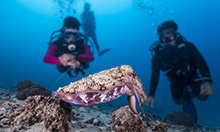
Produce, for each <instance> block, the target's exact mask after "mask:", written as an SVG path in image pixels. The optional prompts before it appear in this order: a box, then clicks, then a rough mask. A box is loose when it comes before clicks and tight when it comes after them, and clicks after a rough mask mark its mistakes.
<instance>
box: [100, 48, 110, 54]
mask: <svg viewBox="0 0 220 132" xmlns="http://www.w3.org/2000/svg"><path fill="white" fill-rule="evenodd" d="M108 51H110V49H104V50H102V51H101V52H99V56H101V55H102V54H104V53H106V52H108Z"/></svg>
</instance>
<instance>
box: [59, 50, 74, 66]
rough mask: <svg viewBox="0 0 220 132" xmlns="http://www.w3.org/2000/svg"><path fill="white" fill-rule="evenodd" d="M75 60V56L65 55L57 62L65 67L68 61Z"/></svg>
mask: <svg viewBox="0 0 220 132" xmlns="http://www.w3.org/2000/svg"><path fill="white" fill-rule="evenodd" d="M75 58H76V56H75V55H72V54H66V53H65V54H62V55H61V56H60V57H59V60H60V63H61V64H62V65H64V66H66V65H67V62H68V61H70V60H73V59H75Z"/></svg>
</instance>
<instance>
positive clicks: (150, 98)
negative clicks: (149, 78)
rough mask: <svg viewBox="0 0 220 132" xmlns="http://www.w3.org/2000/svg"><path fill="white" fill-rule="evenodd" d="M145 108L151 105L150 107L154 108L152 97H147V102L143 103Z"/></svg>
mask: <svg viewBox="0 0 220 132" xmlns="http://www.w3.org/2000/svg"><path fill="white" fill-rule="evenodd" d="M144 103H145V104H146V105H147V106H149V104H150V103H151V107H154V97H153V96H148V98H147V101H145V102H144Z"/></svg>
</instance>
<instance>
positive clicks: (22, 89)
mask: <svg viewBox="0 0 220 132" xmlns="http://www.w3.org/2000/svg"><path fill="white" fill-rule="evenodd" d="M16 91H17V93H16V95H15V97H16V98H17V99H20V100H25V99H26V98H27V97H28V96H34V95H45V96H47V95H51V93H50V91H48V90H47V89H45V88H44V87H42V86H41V85H40V84H37V83H33V82H31V81H30V80H25V81H21V82H20V83H18V85H17V89H16Z"/></svg>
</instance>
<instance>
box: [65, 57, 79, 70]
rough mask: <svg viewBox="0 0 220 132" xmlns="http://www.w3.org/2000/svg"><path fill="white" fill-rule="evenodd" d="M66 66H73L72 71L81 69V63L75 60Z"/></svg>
mask: <svg viewBox="0 0 220 132" xmlns="http://www.w3.org/2000/svg"><path fill="white" fill-rule="evenodd" d="M66 65H67V66H71V67H72V69H76V68H79V66H80V62H79V61H77V60H75V59H72V60H70V61H68V62H67V64H66Z"/></svg>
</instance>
